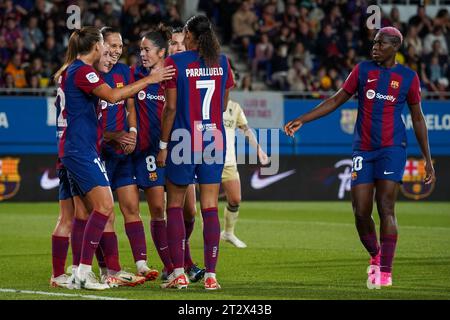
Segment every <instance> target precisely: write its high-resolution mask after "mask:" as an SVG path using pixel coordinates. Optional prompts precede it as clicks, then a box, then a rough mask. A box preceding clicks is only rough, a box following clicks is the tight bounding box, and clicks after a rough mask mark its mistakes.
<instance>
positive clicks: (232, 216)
mask: <svg viewBox="0 0 450 320" xmlns="http://www.w3.org/2000/svg"><path fill="white" fill-rule="evenodd" d="M223 215H224V217H225V226H224V230H225V233H228V234H234V226H235V225H236V221H237V219H238V216H239V210H238V211H236V212H231V211H230V210H228V208H227V207H226V206H225V210H224V213H223Z"/></svg>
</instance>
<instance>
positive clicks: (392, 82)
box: [391, 80, 400, 89]
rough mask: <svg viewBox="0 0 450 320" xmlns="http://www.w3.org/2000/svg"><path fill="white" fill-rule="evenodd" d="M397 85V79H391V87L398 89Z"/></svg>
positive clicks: (398, 84)
mask: <svg viewBox="0 0 450 320" xmlns="http://www.w3.org/2000/svg"><path fill="white" fill-rule="evenodd" d="M399 86H400V83H398V81H395V80H392V81H391V88H392V89H398V87H399Z"/></svg>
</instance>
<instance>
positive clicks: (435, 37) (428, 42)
mask: <svg viewBox="0 0 450 320" xmlns="http://www.w3.org/2000/svg"><path fill="white" fill-rule="evenodd" d="M434 41H439V42H440V43H441V48H442V53H443V54H447V53H448V48H447V42H446V40H445V37H444V34H443V33H442V27H441V26H436V27H434V28H433V33H429V34H428V35H427V36H426V37H425V39H424V40H423V50H424V53H425V54H428V53H430V52H431V51H432V50H433V42H434Z"/></svg>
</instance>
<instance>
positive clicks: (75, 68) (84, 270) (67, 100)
mask: <svg viewBox="0 0 450 320" xmlns="http://www.w3.org/2000/svg"><path fill="white" fill-rule="evenodd" d="M103 49H104V44H103V37H102V34H101V33H100V31H99V30H98V29H96V28H94V27H84V28H82V29H81V30H77V31H75V32H73V33H72V35H71V36H70V39H69V44H68V49H67V54H66V59H65V63H64V65H63V66H62V67H61V68H60V70H58V72H57V73H56V75H55V79H56V80H59V81H58V83H59V88H60V89H61V90H58V93H60V94H61V100H63V101H64V103H61V109H62V111H61V112H62V114H63V118H64V119H65V120H67V128H66V130H65V131H64V133H63V135H62V137H61V142H60V144H59V153H58V156H59V158H60V159H61V161H62V163H63V165H64V166H65V167H66V169H67V170H68V172H69V173H70V175H71V177H72V178H73V181H74V182H75V183H76V184H77V187H78V188H79V189H80V191H81V193H82V194H83V195H86V198H87V199H88V201H89V204H90V205H91V207H92V213H91V214H90V216H89V219H88V220H87V223H86V227H85V231H84V234H83V241H82V249H81V258H80V264H79V266H78V269H77V273H76V275H75V280H76V282H77V283H79V284H80V287H81V288H85V289H93V290H104V289H107V288H109V286H108V285H107V284H101V283H99V282H98V280H97V279H96V277H95V275H94V273H93V272H92V258H93V255H94V252H95V250H96V249H97V247H98V244H99V241H100V239H101V237H102V234H103V230H104V228H105V225H106V222H107V221H108V217H109V216H110V215H111V214H112V212H113V208H114V201H113V198H112V193H111V188H110V186H109V181H108V177H107V174H106V170H105V168H104V166H103V164H102V162H101V161H100V158H99V148H98V145H97V142H98V140H99V139H98V137H99V136H101V135H102V130H101V127H100V126H99V121H98V116H99V115H98V112H97V97H98V98H101V99H103V100H105V101H107V102H109V103H117V102H118V101H120V100H123V99H126V98H128V97H130V96H132V95H134V94H135V93H137V92H138V91H139V90H141V89H142V88H144V87H145V86H147V85H149V84H151V83H155V82H159V81H162V80H167V79H170V78H171V77H172V74H173V71H171V70H169V69H161V70H159V72H155V73H154V74H152V75H150V76H149V77H146V78H145V79H142V80H141V81H137V82H135V83H133V84H130V85H128V86H124V87H122V88H113V89H112V88H111V87H110V86H109V85H108V84H106V83H105V82H104V81H103V79H101V77H100V76H99V74H98V73H97V71H96V70H95V69H94V68H93V66H92V65H93V64H95V63H98V61H99V60H100V57H101V54H102V51H103ZM60 77H61V78H60ZM75 205H76V203H75Z"/></svg>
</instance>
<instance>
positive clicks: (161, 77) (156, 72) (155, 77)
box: [147, 66, 175, 84]
mask: <svg viewBox="0 0 450 320" xmlns="http://www.w3.org/2000/svg"><path fill="white" fill-rule="evenodd" d="M174 75H175V68H174V67H173V66H167V67H164V68H157V69H153V70H152V72H151V74H150V75H149V76H147V78H148V80H149V84H152V83H158V82H162V81H165V80H170V79H172V77H173V76H174Z"/></svg>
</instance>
